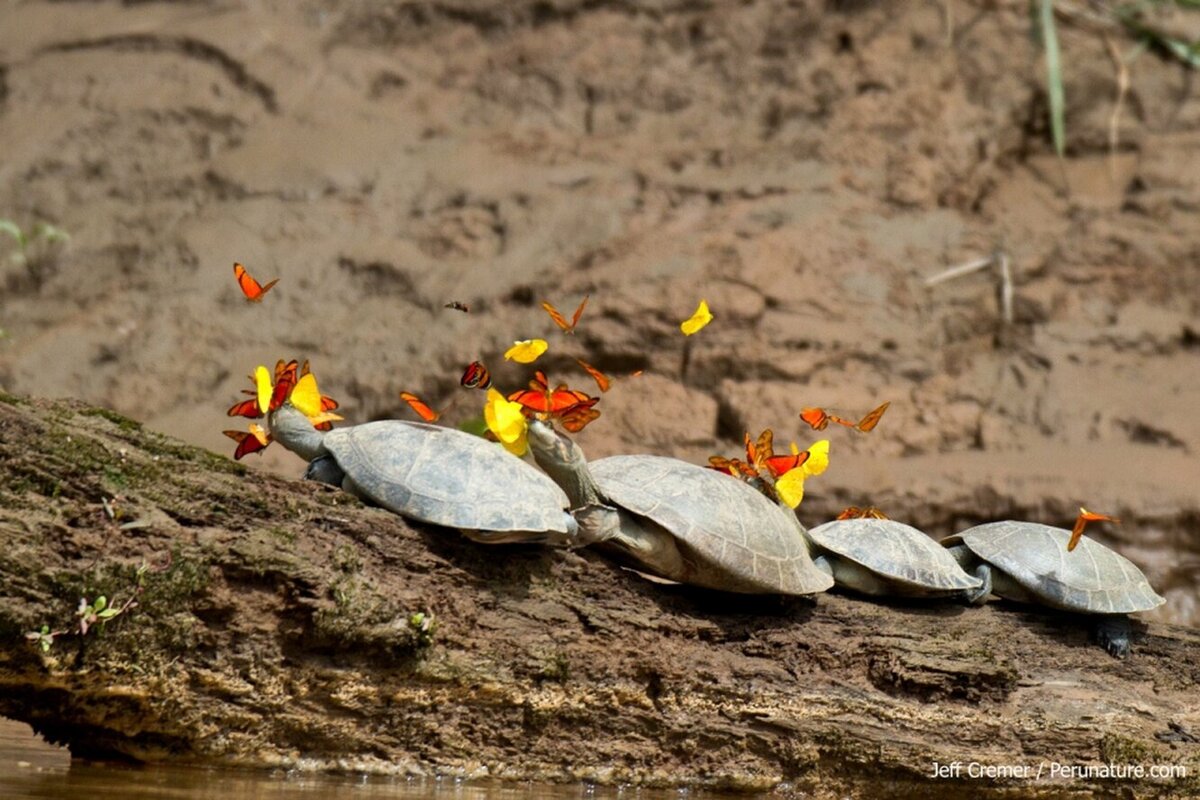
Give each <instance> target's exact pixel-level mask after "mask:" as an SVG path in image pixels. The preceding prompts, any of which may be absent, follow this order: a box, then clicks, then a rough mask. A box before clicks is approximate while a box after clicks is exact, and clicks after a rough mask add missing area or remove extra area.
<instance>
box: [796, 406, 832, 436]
mask: <svg viewBox="0 0 1200 800" xmlns="http://www.w3.org/2000/svg"><path fill="white" fill-rule="evenodd" d="M800 419H802V420H804V421H805V422H806V423H808V425H809V427H811V428H812V429H813V430H814V431H823V430H825V429H826V428H827V427H829V415H828V414H826V413H825V409H822V408H803V409H801V410H800Z"/></svg>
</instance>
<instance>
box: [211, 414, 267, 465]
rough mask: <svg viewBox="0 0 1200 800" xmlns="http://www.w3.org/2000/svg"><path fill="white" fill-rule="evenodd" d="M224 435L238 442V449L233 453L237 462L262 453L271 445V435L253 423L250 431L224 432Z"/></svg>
mask: <svg viewBox="0 0 1200 800" xmlns="http://www.w3.org/2000/svg"><path fill="white" fill-rule="evenodd" d="M222 433H224V434H225V435H226V436H228V437H229V438H230V439H233V440H234V441H235V442H237V449H236V450H234V451H233V458H234V460H235V461H240V460H241V459H242V457H243V456H248V455H250V454H251V453H260V452H262V451H263V450H265V449H266V447H267V445H269V444H270V443H271V434H269V433H267V432H266V431H264V430H263V429H262V427H260V426H259V425H255V424H253V423H251V425H250V430H249V431H222Z"/></svg>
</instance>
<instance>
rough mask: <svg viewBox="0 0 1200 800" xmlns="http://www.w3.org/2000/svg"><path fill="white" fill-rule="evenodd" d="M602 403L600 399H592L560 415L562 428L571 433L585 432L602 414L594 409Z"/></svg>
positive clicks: (577, 404)
mask: <svg viewBox="0 0 1200 800" xmlns="http://www.w3.org/2000/svg"><path fill="white" fill-rule="evenodd" d="M599 402H600V398H599V397H592V398H590V399H588V400H585V401H583V402H581V403H576V404H575V405H573V406H571V407H570V408H568V409H566V410H565V411H562V412H560V413H559V416H558V419H559V422H561V423H562V426H563V427H564V428H566V429H567V430H568V431H570V432H571V433H578V432H579V431H581V430H583V429H584V428H585V427H586V426H587V424H588V423H589V422H591V421H592V420H595V419H598V418H599V417H600V412H599V411H597V410H596V409H594V408H592V406H594V405H596V403H599Z"/></svg>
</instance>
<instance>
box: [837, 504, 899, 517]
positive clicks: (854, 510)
mask: <svg viewBox="0 0 1200 800" xmlns="http://www.w3.org/2000/svg"><path fill="white" fill-rule="evenodd" d="M887 518H888V517H887V515H886V514H884V513H883V512H882V511H880V510H879V509H878V508H876V507H875V506H867V507H866V508H859V507H858V506H847V507H846V508H844V509H842V513H840V514H838V515H837V519H887Z"/></svg>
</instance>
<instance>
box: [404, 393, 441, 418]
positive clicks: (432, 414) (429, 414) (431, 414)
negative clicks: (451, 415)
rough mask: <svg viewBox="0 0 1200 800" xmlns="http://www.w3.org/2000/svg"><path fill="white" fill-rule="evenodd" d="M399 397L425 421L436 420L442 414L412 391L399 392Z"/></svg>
mask: <svg viewBox="0 0 1200 800" xmlns="http://www.w3.org/2000/svg"><path fill="white" fill-rule="evenodd" d="M400 399H401V400H403V401H404V402H406V403H408V407H409V408H411V409H412V410H413V411H415V412H417V416H419V417H420V418H421V419H423V420H425V421H426V422H437V421H438V419H439V418H440V417H441V416H442V415H441V414H440V413H438V412H437V411H434V410H433V409H432V408H430V406H429V404H428V403H426V402H425V401H424V400H422V399H421V398H419V397H417V396H416V395H415V394H413V393H412V392H401V393H400Z"/></svg>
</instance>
